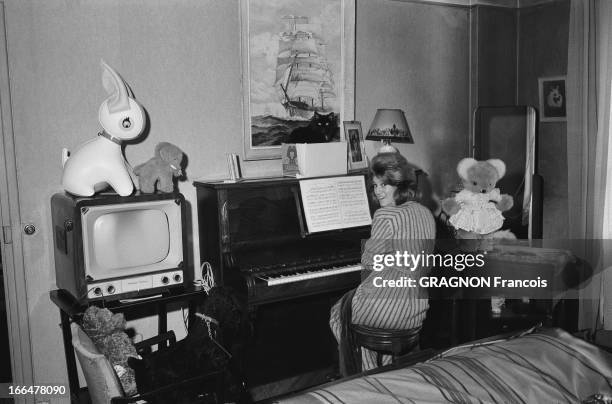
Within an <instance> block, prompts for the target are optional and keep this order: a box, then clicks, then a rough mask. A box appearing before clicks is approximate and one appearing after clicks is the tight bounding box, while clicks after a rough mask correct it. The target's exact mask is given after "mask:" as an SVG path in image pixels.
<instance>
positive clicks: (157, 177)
mask: <svg viewBox="0 0 612 404" xmlns="http://www.w3.org/2000/svg"><path fill="white" fill-rule="evenodd" d="M183 158H184V153H183V151H182V150H181V149H179V148H178V147H176V146H175V145H173V144H172V143H168V142H161V143H158V144H157V146H155V156H154V157H152V158H151V159H150V160H149V161H147V162H145V163H142V164H140V165H138V166H136V167H135V168H134V174H136V175H137V176H138V183H139V188H140V192H143V193H146V194H152V193H154V192H155V187H156V185H157V190H158V191H159V192H166V193H168V192H173V191H174V177H180V176H181V175H183V170H182V164H183Z"/></svg>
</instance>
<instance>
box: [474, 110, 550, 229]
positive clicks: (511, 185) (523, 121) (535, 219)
mask: <svg viewBox="0 0 612 404" xmlns="http://www.w3.org/2000/svg"><path fill="white" fill-rule="evenodd" d="M536 122H537V113H536V110H535V108H533V107H532V106H511V107H487V106H482V107H478V108H477V109H476V111H475V112H474V133H473V137H472V139H471V141H472V154H473V156H474V158H475V159H476V160H487V159H490V158H498V159H501V160H503V161H504V163H506V175H505V176H504V177H503V178H502V179H501V180H499V182H498V183H497V187H498V188H499V189H500V191H501V192H502V193H504V194H508V195H511V196H512V197H513V198H514V206H513V207H512V209H510V210H509V211H507V212H504V217H505V218H506V220H505V222H504V227H503V228H504V229H509V230H510V231H512V232H513V233H514V234H515V235H516V236H517V237H518V238H524V239H538V238H542V178H541V176H540V175H538V174H537V158H536V156H537V149H536Z"/></svg>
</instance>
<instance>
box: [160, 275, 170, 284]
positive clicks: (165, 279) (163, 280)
mask: <svg viewBox="0 0 612 404" xmlns="http://www.w3.org/2000/svg"><path fill="white" fill-rule="evenodd" d="M161 282H162V283H163V284H164V285H167V284H168V282H170V279H168V277H167V276H164V277H162V278H161Z"/></svg>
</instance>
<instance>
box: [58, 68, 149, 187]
mask: <svg viewBox="0 0 612 404" xmlns="http://www.w3.org/2000/svg"><path fill="white" fill-rule="evenodd" d="M102 84H103V85H104V89H105V90H106V92H107V93H108V94H109V97H108V98H107V99H106V100H104V102H103V103H102V105H101V106H100V109H99V111H98V120H99V121H100V124H101V125H102V131H101V132H100V133H98V136H97V137H96V138H95V139H92V140H90V141H88V142H87V143H85V144H83V145H81V147H80V148H79V149H78V150H76V151H75V152H74V153H72V154H71V153H70V152H69V151H68V150H67V149H64V151H63V157H62V163H63V166H64V171H63V173H62V186H63V187H64V189H65V190H66V191H68V192H70V193H71V194H74V195H78V196H92V195H93V194H94V193H96V192H98V191H101V190H103V189H105V188H107V187H108V186H109V185H110V186H111V187H112V188H113V189H114V190H115V191H116V192H117V193H118V194H119V195H121V196H128V195H130V194H131V193H132V191H133V190H134V184H133V183H132V178H131V176H130V172H129V169H128V165H127V163H126V161H125V158H124V157H123V153H122V150H121V142H123V141H124V140H130V139H135V138H136V137H138V136H139V135H140V134H141V133H142V131H143V129H144V127H145V122H146V115H145V113H144V110H143V109H142V107H141V106H140V104H139V103H138V102H136V100H135V99H134V96H133V94H132V92H131V90H130V88H129V87H128V85H127V84H126V83H125V82H124V81H123V79H122V78H121V76H119V74H118V73H117V72H116V71H115V70H113V68H111V67H110V66H109V65H107V64H106V63H104V61H102Z"/></svg>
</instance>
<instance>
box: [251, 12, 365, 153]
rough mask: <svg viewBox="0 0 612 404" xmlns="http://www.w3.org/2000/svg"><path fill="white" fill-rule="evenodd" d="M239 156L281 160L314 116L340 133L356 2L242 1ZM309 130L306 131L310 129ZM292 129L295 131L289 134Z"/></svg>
mask: <svg viewBox="0 0 612 404" xmlns="http://www.w3.org/2000/svg"><path fill="white" fill-rule="evenodd" d="M240 4H241V13H240V16H241V20H242V21H241V24H242V61H243V66H242V67H243V68H242V76H243V80H242V86H243V89H242V92H243V97H244V99H243V118H244V156H245V160H263V159H279V158H281V151H280V149H281V144H282V143H289V142H292V141H294V139H295V134H294V135H293V136H292V133H293V132H294V131H296V130H298V132H299V133H300V139H301V140H300V142H308V141H309V139H307V138H305V134H306V137H307V136H309V134H310V133H313V135H312V136H313V139H312V142H318V141H319V140H317V139H319V138H320V137H321V136H319V135H321V133H319V129H318V128H319V127H320V126H321V125H319V124H320V121H324V122H325V125H329V122H333V125H332V128H331V130H330V129H327V132H325V136H324V139H326V140H325V141H330V140H331V141H333V140H341V139H344V133H343V131H342V130H341V128H340V123H341V122H343V121H350V120H352V119H353V117H354V103H355V0H275V1H270V0H241V3H240ZM311 129H312V131H311ZM296 133H297V132H296Z"/></svg>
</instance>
